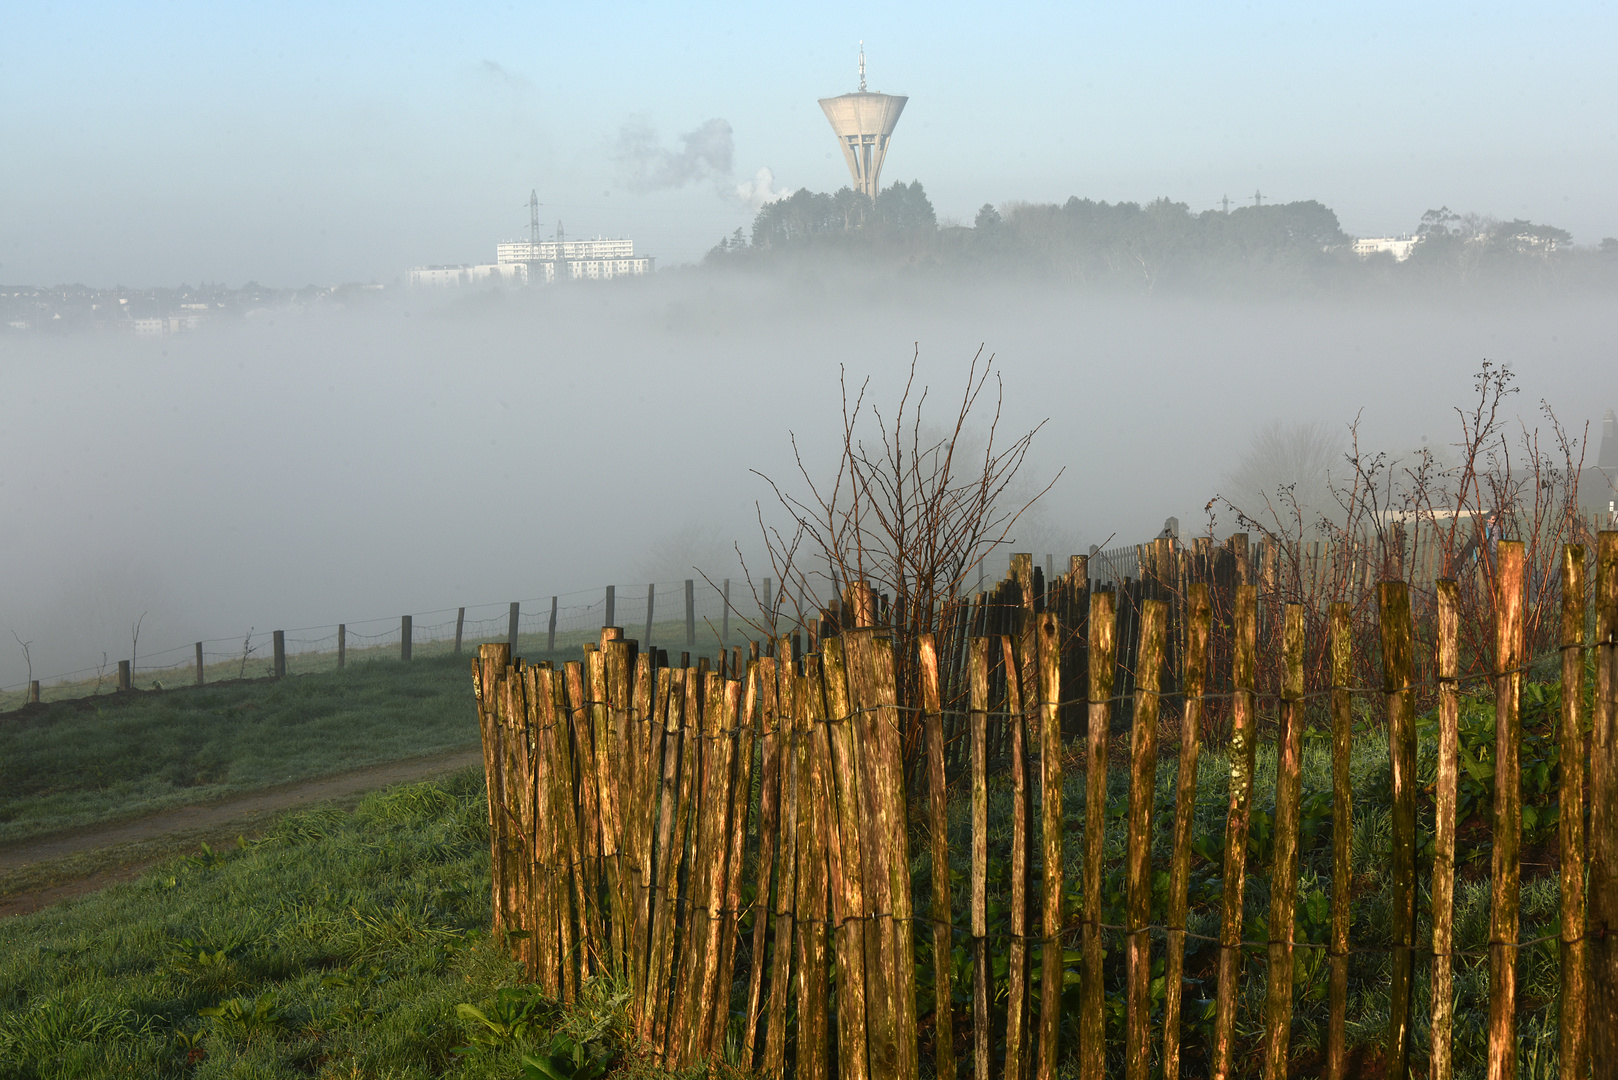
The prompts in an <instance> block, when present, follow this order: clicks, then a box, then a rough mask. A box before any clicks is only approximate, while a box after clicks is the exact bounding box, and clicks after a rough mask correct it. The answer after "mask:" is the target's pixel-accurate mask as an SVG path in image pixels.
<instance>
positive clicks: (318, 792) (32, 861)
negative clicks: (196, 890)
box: [0, 750, 483, 918]
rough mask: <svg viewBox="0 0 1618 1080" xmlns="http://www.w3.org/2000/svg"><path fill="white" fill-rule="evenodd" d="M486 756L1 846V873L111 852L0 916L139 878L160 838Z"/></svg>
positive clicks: (250, 819) (248, 824)
mask: <svg viewBox="0 0 1618 1080" xmlns="http://www.w3.org/2000/svg"><path fill="white" fill-rule="evenodd" d="M482 760H483V757H482V753H481V752H480V751H478V750H458V751H454V752H452V753H448V754H437V755H434V756H432V757H425V758H412V759H410V760H407V761H395V762H390V763H388V764H386V765H373V766H371V767H370V768H366V769H356V770H354V771H353V772H347V773H339V774H337V775H336V776H327V777H322V778H320V779H318V780H307V781H304V782H302V783H297V784H287V785H284V786H281V787H276V788H270V789H268V790H265V791H256V792H253V793H251V794H248V795H240V796H237V797H236V798H233V799H227V800H225V801H223V802H216V803H209V804H205V805H201V806H186V807H182V808H180V809H177V810H165V811H163V812H162V813H158V814H152V815H151V816H149V817H144V818H138V819H136V820H134V821H124V822H119V823H118V824H116V825H106V826H101V827H96V828H89V829H79V830H75V831H73V832H70V833H63V834H60V835H57V836H51V837H46V838H44V839H39V840H29V841H25V842H23V843H20V844H13V845H10V846H6V847H0V875H3V876H13V875H16V874H17V873H18V872H19V871H27V870H28V869H29V868H31V867H37V866H40V865H42V864H48V863H56V862H63V863H67V864H69V866H70V865H71V863H72V862H73V861H75V860H80V859H82V858H83V857H84V856H87V855H94V854H95V853H98V852H107V854H108V855H109V856H112V857H111V858H106V859H99V860H91V861H92V862H94V863H97V865H95V866H94V868H93V869H89V870H88V871H87V872H83V873H79V874H73V873H71V871H70V869H69V867H64V870H68V871H69V872H68V873H66V874H64V875H56V877H57V880H53V881H51V882H50V883H49V884H48V885H46V886H45V887H42V888H31V889H25V890H22V891H18V892H14V893H11V894H10V895H5V896H0V918H3V917H5V916H8V915H22V914H26V913H28V912H30V911H38V910H39V909H40V908H44V907H48V906H50V905H51V904H54V903H56V902H58V901H60V900H66V899H68V898H69V897H73V896H82V895H83V894H85V893H88V892H94V891H95V890H96V889H100V888H104V887H106V886H108V885H111V884H113V883H114V882H117V881H127V880H129V879H130V878H133V877H136V876H137V875H139V874H140V872H141V871H143V870H145V869H146V868H147V867H148V866H150V865H152V864H153V863H155V862H158V861H159V860H160V859H163V858H166V857H168V855H170V854H172V852H171V851H167V850H160V849H161V848H162V845H161V843H160V842H161V841H162V840H164V839H165V838H171V837H172V838H178V837H186V836H197V837H202V836H206V835H209V834H216V833H219V832H221V831H226V832H230V833H232V834H234V833H238V832H247V831H251V830H252V829H253V828H254V827H256V826H257V825H259V824H260V823H262V822H264V821H265V820H267V819H269V818H270V817H273V816H274V815H276V814H278V813H281V812H282V811H286V810H294V809H297V808H298V807H301V806H309V805H312V804H314V803H321V802H329V801H331V800H333V799H342V798H345V797H348V796H352V795H358V794H361V793H363V792H367V791H374V790H375V789H377V788H383V787H388V786H389V785H392V784H402V783H407V782H409V781H412V780H424V779H426V778H428V777H431V776H438V775H441V774H443V773H447V772H454V771H455V770H457V769H463V768H466V767H467V766H469V765H476V764H477V763H478V762H480V761H482ZM108 849H126V850H127V854H128V857H127V858H122V857H117V853H116V852H113V851H109V850H108ZM109 863H110V864H111V865H108V864H109Z"/></svg>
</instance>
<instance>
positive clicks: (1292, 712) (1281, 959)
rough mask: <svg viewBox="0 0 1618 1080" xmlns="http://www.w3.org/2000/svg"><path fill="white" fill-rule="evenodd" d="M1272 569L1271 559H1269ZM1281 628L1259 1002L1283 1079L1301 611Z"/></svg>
mask: <svg viewBox="0 0 1618 1080" xmlns="http://www.w3.org/2000/svg"><path fill="white" fill-rule="evenodd" d="M1271 566H1272V567H1273V560H1272V562H1271ZM1283 619H1284V625H1283V627H1282V662H1283V665H1284V667H1283V673H1282V680H1281V735H1280V739H1279V740H1278V745H1277V746H1276V755H1275V869H1274V872H1273V873H1272V874H1271V875H1270V918H1269V929H1270V937H1269V942H1268V949H1267V954H1268V963H1267V982H1266V986H1265V991H1266V993H1265V1002H1264V1075H1265V1077H1266V1080H1286V1076H1287V1062H1288V1061H1289V1060H1290V1059H1291V1052H1290V1051H1291V1047H1292V932H1293V921H1294V915H1295V913H1296V909H1297V900H1298V822H1299V811H1300V807H1299V801H1300V799H1301V798H1302V795H1303V649H1304V619H1305V610H1304V606H1303V605H1302V604H1288V605H1286V609H1285V614H1284V615H1283Z"/></svg>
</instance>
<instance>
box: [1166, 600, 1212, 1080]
mask: <svg viewBox="0 0 1618 1080" xmlns="http://www.w3.org/2000/svg"><path fill="white" fill-rule="evenodd" d="M1186 607H1187V611H1186V616H1185V680H1184V684H1183V685H1184V689H1185V705H1184V711H1183V712H1181V714H1180V762H1179V775H1178V776H1176V778H1175V787H1174V862H1173V865H1172V867H1171V868H1170V870H1169V904H1168V927H1169V933H1168V957H1167V960H1166V961H1165V963H1164V981H1163V1075H1164V1076H1166V1077H1170V1078H1175V1077H1178V1076H1179V1075H1180V1024H1181V1021H1180V1003H1181V1001H1182V1000H1183V997H1184V993H1185V922H1186V909H1187V907H1188V894H1189V889H1190V884H1191V828H1192V826H1193V825H1194V824H1195V823H1196V812H1197V755H1198V753H1199V751H1200V748H1201V744H1202V740H1201V737H1200V736H1201V730H1202V715H1203V700H1202V695H1203V694H1204V693H1206V692H1207V686H1208V640H1209V630H1210V627H1211V624H1212V614H1211V609H1210V608H1209V604H1208V586H1207V584H1206V583H1205V582H1200V581H1199V582H1196V583H1194V584H1193V585H1191V586H1190V588H1189V589H1188V590H1187V595H1186Z"/></svg>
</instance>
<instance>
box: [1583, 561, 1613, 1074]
mask: <svg viewBox="0 0 1618 1080" xmlns="http://www.w3.org/2000/svg"><path fill="white" fill-rule="evenodd" d="M1596 545H1597V546H1596V589H1595V607H1596V640H1595V646H1596V699H1595V706H1596V707H1595V715H1594V716H1593V717H1592V718H1591V719H1592V720H1593V723H1592V725H1591V727H1592V734H1591V739H1590V844H1589V862H1590V892H1589V905H1590V908H1589V912H1588V914H1587V916H1586V927H1587V930H1586V932H1587V934H1588V935H1589V938H1590V1012H1589V1035H1590V1064H1591V1072H1592V1075H1593V1076H1594V1077H1595V1080H1614V1078H1618V532H1607V531H1603V532H1602V533H1600V534H1599V536H1598V537H1597V541H1596Z"/></svg>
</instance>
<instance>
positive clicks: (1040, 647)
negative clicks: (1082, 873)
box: [939, 555, 1063, 1080]
mask: <svg viewBox="0 0 1618 1080" xmlns="http://www.w3.org/2000/svg"><path fill="white" fill-rule="evenodd" d="M1050 558H1051V557H1050V556H1049V555H1047V556H1045V559H1046V562H1047V563H1049V561H1050ZM1030 618H1032V619H1033V620H1034V621H1035V627H1034V634H1033V643H1034V648H1033V649H1031V650H1030V652H1031V653H1032V654H1033V655H1031V656H1028V657H1026V659H1025V660H1024V663H1037V665H1038V671H1037V675H1038V682H1037V683H1036V686H1037V687H1038V698H1037V700H1036V701H1035V703H1034V704H1035V708H1037V710H1038V715H1039V740H1040V748H1039V762H1040V766H1039V782H1040V794H1039V814H1040V837H1041V841H1042V846H1041V853H1040V859H1041V861H1042V864H1043V867H1044V882H1043V884H1044V895H1043V897H1042V903H1041V905H1040V934H1041V935H1042V936H1043V937H1044V939H1045V940H1044V943H1043V944H1041V945H1040V947H1039V948H1040V974H1039V978H1040V984H1041V985H1040V999H1039V1071H1038V1074H1037V1075H1038V1077H1039V1080H1056V1064H1057V1055H1058V1049H1059V1045H1060V1043H1059V1040H1060V1037H1061V1020H1062V967H1063V965H1062V952H1063V950H1062V716H1061V712H1060V710H1061V704H1062V625H1061V622H1060V621H1059V620H1058V619H1057V617H1056V613H1055V612H1054V611H1045V612H1042V613H1041V614H1039V615H1037V616H1030ZM939 769H940V775H942V769H943V748H942V746H940V748H939Z"/></svg>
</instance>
